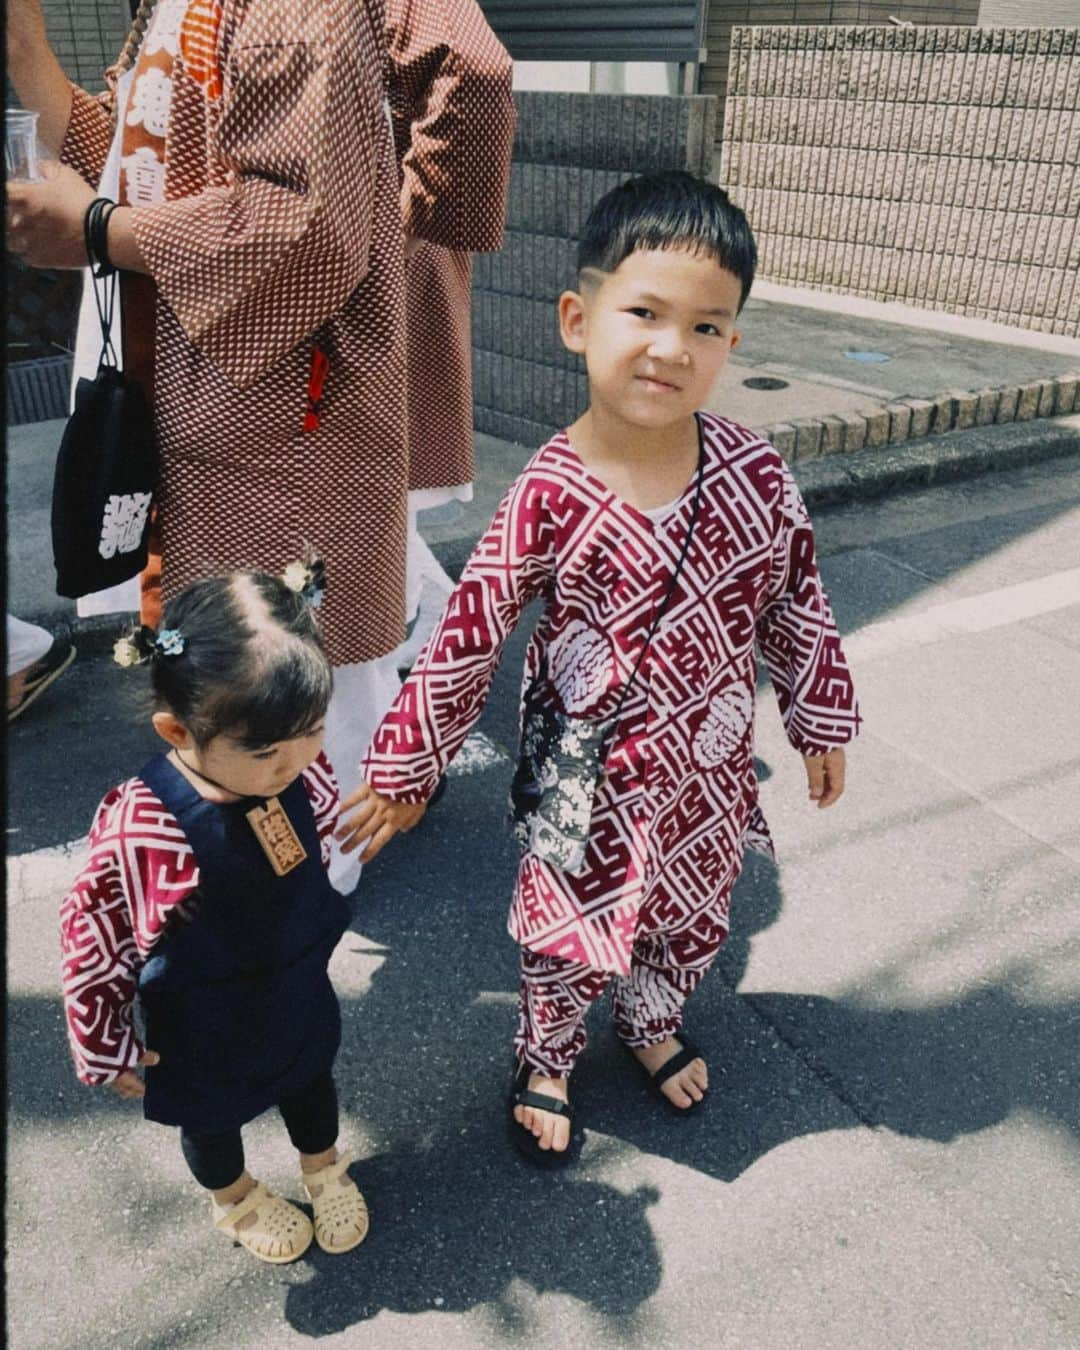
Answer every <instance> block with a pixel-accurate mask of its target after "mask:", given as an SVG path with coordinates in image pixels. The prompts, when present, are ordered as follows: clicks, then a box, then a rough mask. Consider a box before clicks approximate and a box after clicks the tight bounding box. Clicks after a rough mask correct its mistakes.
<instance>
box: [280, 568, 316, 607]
mask: <svg viewBox="0 0 1080 1350" xmlns="http://www.w3.org/2000/svg"><path fill="white" fill-rule="evenodd" d="M281 580H282V581H283V582H284V584H285V585H286V586H287V587H288V588H289V590H290V591H292V592H294V594H296V595H298V596H300V598H301V599H302V600H303V601H304V603H305V604H308V605H310V606H311V608H312V609H317V608H318V606H319V605H320V604H321V603H322V598H323V593H324V592H325V590H326V564H325V563H324V562H323V560H322V559H321V558H313V559H312V560H311V562H309V563H306V562H291V563H289V565H288V567H286V569H285V571H284V572H282V574H281Z"/></svg>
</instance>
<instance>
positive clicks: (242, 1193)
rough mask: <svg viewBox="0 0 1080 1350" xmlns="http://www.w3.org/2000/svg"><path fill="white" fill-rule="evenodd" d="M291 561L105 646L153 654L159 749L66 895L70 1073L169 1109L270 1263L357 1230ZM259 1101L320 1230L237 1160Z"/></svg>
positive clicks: (314, 755) (322, 840) (316, 707)
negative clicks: (139, 1021)
mask: <svg viewBox="0 0 1080 1350" xmlns="http://www.w3.org/2000/svg"><path fill="white" fill-rule="evenodd" d="M286 577H287V578H288V580H289V582H290V584H289V585H287V584H286V583H285V581H284V580H278V579H276V578H274V577H271V576H267V575H265V574H263V573H258V572H243V573H235V574H232V575H229V576H224V577H218V578H212V579H209V580H204V581H199V582H196V583H195V584H193V585H192V586H190V587H188V588H187V590H185V591H184V592H183V593H182V594H180V595H179V596H177V597H176V599H174V600H173V601H172V602H171V603H170V604H169V605H168V606H167V608H166V611H165V616H164V622H163V624H162V627H161V629H160V630H159V631H158V633H157V634H156V635H154V634H151V633H149V632H148V631H147V630H143V631H142V633H141V634H139V635H138V637H137V638H136V639H123V640H121V641H120V642H119V643H117V647H116V657H117V659H118V660H119V661H120V662H121V664H125V665H128V664H135V663H137V662H139V661H141V660H143V659H147V660H148V662H149V665H150V671H151V679H152V684H153V692H154V705H155V711H154V713H153V717H152V721H153V725H154V729H155V730H156V731H157V733H158V735H159V736H161V737H162V739H163V740H164V741H165V742H166V743H167V745H168V747H169V748H168V750H167V751H166V752H164V753H161V754H158V755H156V756H154V758H152V759H151V760H150V761H149V763H148V764H146V765H144V767H143V768H142V769H141V770H140V771H139V774H138V776H137V777H135V778H129V779H128V780H127V781H126V782H124V783H121V784H120V786H119V787H116V788H114V789H113V790H112V791H111V792H109V793H108V795H107V796H106V797H105V799H104V801H103V802H102V803H101V806H100V807H99V808H98V812H97V815H96V817H95V819H94V823H93V827H92V829H91V831H90V858H89V861H88V863H87V865H86V867H85V868H84V869H83V871H82V873H81V875H80V876H79V878H78V880H77V881H76V883H75V885H74V887H73V888H72V890H71V891H70V892H69V894H68V895H67V896H66V897H65V899H64V901H63V904H62V906H61V947H62V952H63V980H64V999H65V1011H66V1017H67V1026H68V1033H69V1037H70V1041H71V1048H72V1053H73V1055H74V1058H75V1065H76V1071H77V1073H78V1076H79V1078H80V1079H81V1081H82V1082H84V1083H88V1084H107V1085H108V1086H109V1087H111V1088H112V1089H113V1090H114V1091H115V1092H117V1093H118V1094H119V1095H120V1096H122V1097H129V1098H141V1099H142V1102H143V1110H144V1114H145V1115H146V1117H147V1119H149V1120H156V1121H159V1122H161V1123H162V1124H165V1125H176V1126H179V1127H180V1146H181V1148H182V1150H183V1153H184V1157H185V1159H186V1160H187V1163H188V1166H189V1167H190V1169H191V1171H192V1174H193V1175H194V1177H195V1179H196V1180H197V1181H198V1182H199V1183H200V1185H202V1186H204V1187H206V1189H207V1190H209V1191H210V1193H211V1211H212V1217H213V1222H214V1226H215V1227H216V1228H218V1229H219V1230H221V1231H222V1232H224V1233H227V1234H228V1235H229V1236H231V1237H232V1238H234V1239H235V1240H236V1241H237V1242H239V1243H240V1244H242V1245H243V1246H244V1247H246V1248H247V1249H248V1250H249V1251H250V1252H252V1253H253V1255H255V1256H257V1257H258V1258H259V1259H260V1260H263V1261H270V1262H274V1263H281V1262H286V1261H292V1260H295V1259H296V1258H297V1257H298V1256H300V1255H301V1254H302V1253H303V1252H304V1251H305V1250H306V1249H307V1247H308V1246H309V1245H310V1243H311V1240H312V1237H313V1236H314V1238H315V1240H316V1241H317V1242H318V1244H319V1246H320V1247H322V1248H323V1250H324V1251H328V1252H344V1251H348V1250H349V1249H350V1248H352V1247H355V1246H356V1245H357V1244H358V1243H360V1242H362V1241H363V1239H364V1237H365V1235H366V1233H367V1226H368V1219H367V1210H366V1206H365V1203H364V1199H363V1196H362V1195H361V1194H360V1192H359V1190H358V1189H357V1188H356V1185H355V1184H354V1183H353V1181H352V1180H351V1179H350V1177H349V1175H348V1172H347V1171H346V1167H347V1166H348V1163H349V1161H350V1159H349V1155H348V1154H342V1155H339V1154H338V1152H337V1149H336V1148H335V1142H336V1140H337V1133H338V1114H337V1096H336V1091H335V1087H334V1080H333V1077H332V1072H331V1070H332V1066H333V1062H334V1058H335V1055H336V1053H337V1048H338V1043H339V1041H340V1037H341V1017H340V1012H339V1009H338V1004H337V999H336V997H335V995H334V991H333V989H332V988H331V985H330V981H329V978H328V976H327V962H328V961H329V958H330V953H331V952H332V951H333V949H334V946H335V945H336V943H337V941H338V939H339V938H340V936H341V934H342V933H343V932H344V930H345V928H346V926H347V924H348V922H349V909H348V906H347V904H346V902H345V900H344V899H343V897H342V896H341V895H339V894H338V892H337V891H335V890H334V889H333V887H332V886H331V885H330V883H329V880H328V879H327V875H326V870H325V868H326V863H327V861H328V857H329V844H330V835H331V831H332V829H333V824H334V820H335V817H336V814H337V810H338V790H337V783H336V781H335V778H334V774H333V770H332V769H331V767H330V765H329V763H328V762H327V760H326V758H325V756H324V755H323V753H322V736H323V718H324V715H325V712H326V707H327V703H328V700H329V698H330V692H331V687H332V682H333V681H332V675H331V671H330V665H329V663H328V661H327V659H326V655H325V653H324V651H323V646H322V641H321V638H320V636H319V631H318V627H317V625H316V622H315V619H314V615H313V613H312V611H311V608H310V606H309V605H308V603H307V597H308V595H309V594H310V592H311V590H312V583H313V576H312V572H311V569H307V568H304V567H301V566H299V565H294V566H292V567H291V568H290V569H289V571H288V572H287V573H286ZM292 586H295V587H296V589H293V588H292ZM305 588H306V589H305ZM136 998H137V1001H138V1003H139V1005H140V1008H141V1012H142V1015H143V1019H144V1022H145V1037H144V1038H143V1039H140V1038H139V1037H138V1036H137V1034H136V1029H135V1025H134V1018H133V1013H134V1007H135V1003H136ZM139 1067H142V1068H143V1069H144V1070H145V1076H141V1075H140V1073H139V1072H138V1068H139ZM270 1106H277V1107H278V1109H279V1110H280V1112H281V1114H282V1117H283V1118H284V1120H285V1126H286V1128H287V1130H288V1132H289V1137H290V1139H291V1140H292V1142H293V1144H294V1145H295V1146H296V1148H297V1150H298V1151H299V1154H300V1167H301V1173H302V1180H303V1185H304V1190H305V1192H306V1193H307V1196H308V1198H309V1199H310V1200H311V1203H312V1206H313V1209H314V1216H315V1221H314V1227H313V1226H312V1223H311V1221H310V1220H309V1219H308V1217H307V1215H306V1214H305V1213H304V1212H303V1211H302V1210H300V1209H298V1208H297V1207H296V1206H295V1205H293V1204H290V1203H289V1202H288V1201H287V1200H284V1199H282V1198H281V1197H280V1196H277V1195H275V1194H273V1193H272V1192H271V1191H269V1190H268V1189H267V1188H266V1187H265V1186H264V1185H262V1184H261V1183H260V1182H257V1181H255V1180H254V1178H253V1177H251V1176H250V1175H249V1173H248V1172H247V1170H246V1169H245V1165H244V1150H243V1144H242V1141H241V1133H240V1131H241V1126H242V1125H244V1124H245V1123H246V1122H247V1121H249V1120H252V1119H253V1118H254V1117H255V1116H257V1115H259V1114H260V1113H261V1112H263V1111H265V1110H266V1109H267V1108H268V1107H270Z"/></svg>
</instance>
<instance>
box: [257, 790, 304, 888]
mask: <svg viewBox="0 0 1080 1350" xmlns="http://www.w3.org/2000/svg"><path fill="white" fill-rule="evenodd" d="M247 818H248V822H249V824H250V825H251V828H252V829H253V830H254V831H255V838H256V839H258V841H259V843H260V844H261V845H262V849H263V852H264V853H265V854H266V856H267V857H268V858H269V859H270V866H271V867H272V868H273V869H274V871H275V872H276V873H277V874H278V876H279V877H283V876H284V875H285V874H286V872H291V871H292V870H293V868H294V867H299V866H300V864H301V863H302V862H303V861H304V859H305V858H306V857H307V853H306V852H305V850H304V846H303V844H302V843H301V842H300V840H299V839H298V838H297V835H296V831H295V830H294V829H293V827H292V821H291V820H290V819H289V817H288V816H287V815H286V814H285V808H284V807H283V806H282V805H281V803H280V802H279V801H278V799H277V798H276V797H271V798H270V799H269V800H268V801H267V802H266V804H265V805H264V806H253V807H252V808H251V810H250V811H249V812H248V813H247Z"/></svg>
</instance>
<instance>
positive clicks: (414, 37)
mask: <svg viewBox="0 0 1080 1350" xmlns="http://www.w3.org/2000/svg"><path fill="white" fill-rule="evenodd" d="M386 20H387V56H388V68H387V96H388V98H389V101H390V110H391V114H392V116H393V123H394V141H395V144H396V147H397V153H398V158H399V161H400V165H401V210H402V217H403V220H404V225H405V233H406V234H410V235H415V236H416V237H417V238H419V239H422V240H423V241H424V243H423V244H422V245H421V246H420V248H418V249H417V250H416V252H415V253H414V254H413V255H412V257H411V258H410V259H409V261H408V263H407V264H406V268H405V306H406V311H405V334H406V362H407V371H408V375H407V379H408V400H407V402H408V426H409V487H410V488H413V489H425V488H441V487H454V486H457V485H459V484H462V483H470V482H471V481H472V479H473V472H474V456H473V403H472V333H471V325H470V314H471V304H472V256H471V255H472V254H473V253H486V252H492V251H494V250H495V249H498V248H499V247H501V245H502V232H503V218H504V215H505V211H506V189H507V183H508V181H509V177H510V152H511V150H512V148H513V143H514V123H515V116H516V114H515V111H514V98H513V94H512V92H511V84H512V72H513V65H512V62H511V60H510V57H509V56H508V55H507V53H506V51H505V50H504V48H503V47H502V45H501V43H500V42H499V40H498V39H497V38H496V36H495V34H494V33H493V32H492V31H491V29H490V28H489V27H488V25H487V21H486V20H485V18H484V15H483V12H482V11H481V9H480V6H479V5H478V4H476V0H442V3H439V4H431V3H430V0H387V7H386ZM428 241H434V242H428Z"/></svg>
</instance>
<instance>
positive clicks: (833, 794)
mask: <svg viewBox="0 0 1080 1350" xmlns="http://www.w3.org/2000/svg"><path fill="white" fill-rule="evenodd" d="M803 763H804V764H805V765H806V782H807V786H808V787H809V789H810V800H811V801H812V802H817V804H818V806H819V807H823V806H832V804H833V802H836V801H839V800H840V798H841V797H842V796H843V792H844V769H845V765H846V761H845V758H844V752H843V750H828V751H826V753H825V754H823V755H803Z"/></svg>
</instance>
